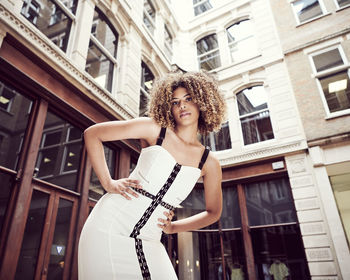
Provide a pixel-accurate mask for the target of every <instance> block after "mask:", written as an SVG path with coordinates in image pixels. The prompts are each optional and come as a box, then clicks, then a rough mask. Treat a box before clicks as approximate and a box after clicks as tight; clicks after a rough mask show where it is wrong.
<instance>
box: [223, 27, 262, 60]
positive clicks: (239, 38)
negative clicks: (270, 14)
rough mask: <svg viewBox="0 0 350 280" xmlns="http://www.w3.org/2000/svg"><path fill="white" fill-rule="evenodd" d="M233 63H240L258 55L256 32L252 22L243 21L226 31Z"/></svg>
mask: <svg viewBox="0 0 350 280" xmlns="http://www.w3.org/2000/svg"><path fill="white" fill-rule="evenodd" d="M226 32H227V39H228V46H229V49H230V54H231V61H232V62H238V61H242V60H245V59H247V58H250V57H252V56H254V55H256V54H257V52H258V49H257V45H256V42H255V38H254V30H253V26H252V23H251V21H250V20H242V21H240V22H237V23H235V24H233V25H231V26H230V27H229V28H227V29H226Z"/></svg>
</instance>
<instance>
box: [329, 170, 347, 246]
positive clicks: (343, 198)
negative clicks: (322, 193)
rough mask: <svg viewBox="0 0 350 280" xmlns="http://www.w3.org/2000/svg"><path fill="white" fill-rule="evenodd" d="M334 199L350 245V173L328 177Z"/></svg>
mask: <svg viewBox="0 0 350 280" xmlns="http://www.w3.org/2000/svg"><path fill="white" fill-rule="evenodd" d="M329 180H330V182H331V185H332V188H333V192H334V197H335V200H336V202H337V206H338V211H339V215H340V218H341V220H342V223H343V227H344V231H345V235H346V238H347V240H348V244H350V215H349V205H350V173H344V174H339V175H334V176H330V177H329Z"/></svg>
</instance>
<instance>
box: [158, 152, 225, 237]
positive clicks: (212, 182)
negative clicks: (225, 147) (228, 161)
mask: <svg viewBox="0 0 350 280" xmlns="http://www.w3.org/2000/svg"><path fill="white" fill-rule="evenodd" d="M202 172H203V184H204V197H205V208H206V209H205V211H203V212H201V213H199V214H196V215H194V216H191V217H188V218H185V219H181V220H178V221H174V222H169V221H168V222H165V223H164V226H161V227H162V228H163V231H164V232H165V233H168V234H171V233H178V232H183V231H190V230H196V229H200V228H203V227H206V226H208V225H211V224H213V223H215V222H216V221H217V220H219V218H220V216H221V211H222V191H221V179H222V171H221V166H220V163H219V161H218V160H217V159H216V158H215V157H214V156H213V155H212V154H211V153H209V156H208V159H207V161H206V163H205V164H204V166H203V169H202Z"/></svg>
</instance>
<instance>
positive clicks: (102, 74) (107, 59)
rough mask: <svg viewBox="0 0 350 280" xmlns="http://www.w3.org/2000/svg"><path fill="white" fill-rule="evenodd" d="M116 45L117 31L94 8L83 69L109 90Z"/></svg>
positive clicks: (111, 81) (115, 61)
mask: <svg viewBox="0 0 350 280" xmlns="http://www.w3.org/2000/svg"><path fill="white" fill-rule="evenodd" d="M117 46H118V33H117V32H116V31H115V30H114V28H113V26H112V25H111V24H110V22H109V21H108V20H107V18H106V16H105V15H104V14H103V13H102V12H101V11H99V10H98V9H95V13H94V21H93V23H92V28H91V34H90V43H89V51H88V56H87V60H86V66H85V70H86V72H88V73H89V74H90V75H91V76H92V77H93V78H94V79H95V80H96V82H97V83H98V84H99V85H101V86H102V87H104V88H105V89H107V90H108V91H109V92H111V91H112V84H113V77H114V69H115V68H116V65H117V60H116V57H117Z"/></svg>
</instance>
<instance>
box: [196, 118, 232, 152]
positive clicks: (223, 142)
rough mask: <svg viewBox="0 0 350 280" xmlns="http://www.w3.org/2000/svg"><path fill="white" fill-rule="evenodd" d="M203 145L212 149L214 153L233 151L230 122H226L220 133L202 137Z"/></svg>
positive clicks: (211, 133)
mask: <svg viewBox="0 0 350 280" xmlns="http://www.w3.org/2000/svg"><path fill="white" fill-rule="evenodd" d="M201 143H202V144H203V145H204V146H208V147H210V149H211V150H212V151H222V150H227V149H231V137H230V129H229V125H228V121H227V122H225V123H224V124H223V125H222V126H221V129H220V131H218V132H210V133H209V134H208V135H205V136H204V135H202V136H201Z"/></svg>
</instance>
